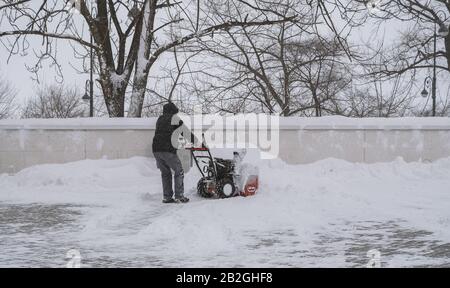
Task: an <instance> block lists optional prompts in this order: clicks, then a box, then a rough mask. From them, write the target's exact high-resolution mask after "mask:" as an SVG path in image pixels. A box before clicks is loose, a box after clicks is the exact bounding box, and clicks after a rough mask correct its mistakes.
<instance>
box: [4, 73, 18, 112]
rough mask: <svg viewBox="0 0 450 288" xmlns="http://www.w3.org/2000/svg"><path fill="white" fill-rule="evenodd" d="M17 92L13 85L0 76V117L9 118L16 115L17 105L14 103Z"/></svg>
mask: <svg viewBox="0 0 450 288" xmlns="http://www.w3.org/2000/svg"><path fill="white" fill-rule="evenodd" d="M15 97H16V92H15V91H14V89H13V88H12V87H11V85H10V84H9V83H8V82H6V80H3V79H1V78H0V119H5V118H9V117H11V116H12V115H14V113H15V111H16V108H17V107H16V105H15V104H14V98H15Z"/></svg>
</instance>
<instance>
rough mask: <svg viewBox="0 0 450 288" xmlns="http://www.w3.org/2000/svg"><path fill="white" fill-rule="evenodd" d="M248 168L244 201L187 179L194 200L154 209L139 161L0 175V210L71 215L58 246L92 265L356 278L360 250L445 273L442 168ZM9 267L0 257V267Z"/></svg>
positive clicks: (154, 196) (149, 176) (448, 169)
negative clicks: (330, 273) (350, 272)
mask: <svg viewBox="0 0 450 288" xmlns="http://www.w3.org/2000/svg"><path fill="white" fill-rule="evenodd" d="M256 164H258V166H259V170H260V190H259V194H258V195H257V196H254V197H249V198H242V197H238V198H233V199H227V200H206V199H201V198H199V197H197V196H196V194H195V186H196V182H197V180H198V173H197V172H196V171H195V169H192V170H191V171H190V172H189V173H187V175H186V190H187V193H186V194H187V195H188V196H189V197H191V200H192V201H191V202H190V203H189V204H187V205H164V204H162V203H161V187H160V185H161V184H160V178H159V177H160V176H159V171H158V170H157V169H156V166H155V163H154V161H153V160H152V159H147V158H139V157H137V158H131V159H125V160H86V161H80V162H73V163H68V164H58V165H56V164H55V165H40V166H35V167H31V168H28V169H25V170H23V171H21V172H20V173H18V174H16V175H14V176H8V175H6V174H3V175H0V187H1V190H0V204H1V205H12V204H15V205H25V204H32V203H44V204H46V205H58V204H69V205H79V206H75V207H78V208H74V209H79V210H80V211H81V214H80V215H79V216H78V217H77V219H76V221H77V223H78V225H77V226H76V227H77V228H70V229H69V228H64V227H61V228H60V229H63V230H64V229H66V230H64V233H63V236H61V235H60V236H58V237H66V238H67V241H69V239H70V243H71V245H72V247H68V248H67V249H69V248H74V247H75V248H77V249H79V250H80V251H81V253H82V254H83V255H85V256H84V257H86V258H87V259H91V262H90V265H91V266H96V265H99V266H100V265H106V266H108V265H110V266H121V265H122V266H124V265H125V266H193V265H200V266H240V265H242V266H358V267H361V266H362V265H364V263H366V262H367V259H366V252H367V251H368V250H370V249H379V250H380V251H381V254H382V257H383V258H382V260H383V265H385V266H414V265H449V260H448V255H447V256H445V255H446V254H445V253H444V254H442V251H441V250H442V249H446V250H448V247H449V245H450V244H448V243H450V188H449V187H450V177H449V175H450V158H449V159H442V160H439V161H436V162H434V163H405V162H404V161H402V160H401V159H398V160H397V161H395V162H392V163H378V164H370V165H369V164H355V163H349V162H345V161H342V160H336V159H328V160H323V161H319V162H316V163H313V164H308V165H295V166H290V165H287V164H285V163H283V162H282V161H280V160H271V161H259V162H258V163H256ZM44 233H45V232H44ZM1 237H2V236H0V238H1ZM3 237H8V236H3ZM11 237H12V236H11ZM30 237H31V236H30ZM36 237H37V236H36ZM22 238H23V237H22ZM35 241H39V239H35ZM442 247H444V248H442ZM445 247H447V248H445ZM440 249H441V250H440ZM10 250H11V251H20V249H10ZM11 253H13V252H11ZM14 253H15V252H14ZM17 253H19V252H17ZM42 253H45V251H42ZM433 253H435V254H433ZM439 253H440V254H439ZM447 254H448V253H447ZM433 255H434V256H433ZM436 255H437V256H436ZM14 256H15V255H8V253H6V254H0V266H2V262H3V263H5V260H6V259H7V258H11V257H14ZM105 257H107V258H108V261H106V260H102V259H105ZM88 262H89V261H88ZM8 263H9V264H8V265H10V264H11V262H8ZM41 264H42V265H44V266H45V265H46V263H41ZM3 265H5V264H3ZM47 265H53V264H48V263H47Z"/></svg>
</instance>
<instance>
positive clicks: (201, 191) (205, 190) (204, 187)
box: [197, 178, 214, 198]
mask: <svg viewBox="0 0 450 288" xmlns="http://www.w3.org/2000/svg"><path fill="white" fill-rule="evenodd" d="M211 190H212V189H210V188H209V187H208V180H207V179H206V178H201V179H200V180H199V181H198V184H197V193H198V195H200V196H201V197H203V198H211V197H213V196H214V191H213V190H212V191H211Z"/></svg>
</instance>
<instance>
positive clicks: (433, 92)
mask: <svg viewBox="0 0 450 288" xmlns="http://www.w3.org/2000/svg"><path fill="white" fill-rule="evenodd" d="M439 12H442V13H444V14H445V12H443V11H438V12H437V13H436V14H439ZM437 24H438V23H437V22H436V21H434V35H433V40H434V43H433V45H434V47H433V48H434V50H433V51H434V54H433V78H431V79H430V77H429V76H428V77H427V78H426V79H425V83H424V88H423V91H422V93H421V95H422V96H423V97H427V96H428V90H427V88H429V86H430V82H431V99H432V101H433V110H432V111H433V112H432V113H433V114H432V115H433V117H435V116H436V43H437V36H438V35H439V36H441V37H444V38H445V37H447V36H448V28H447V26H446V25H445V23H444V22H441V23H439V30H437Z"/></svg>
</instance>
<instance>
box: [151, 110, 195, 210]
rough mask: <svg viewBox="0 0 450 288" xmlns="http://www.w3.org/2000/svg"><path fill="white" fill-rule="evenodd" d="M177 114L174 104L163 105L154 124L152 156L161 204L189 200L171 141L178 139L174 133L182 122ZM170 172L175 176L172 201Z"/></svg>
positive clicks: (175, 149)
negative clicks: (160, 182) (157, 177)
mask: <svg viewBox="0 0 450 288" xmlns="http://www.w3.org/2000/svg"><path fill="white" fill-rule="evenodd" d="M177 113H178V108H177V106H175V104H173V103H171V102H170V103H168V104H166V105H164V107H163V115H162V116H160V117H159V118H158V121H157V122H156V131H155V137H154V138H153V145H152V149H153V154H154V156H155V159H156V165H157V166H158V168H159V169H160V170H161V177H162V185H163V192H164V199H163V203H187V202H188V201H189V198H187V197H185V196H184V171H183V166H182V165H181V162H180V159H179V158H178V155H177V147H174V145H173V144H172V139H177V138H178V135H174V132H175V131H179V130H180V129H178V128H180V127H182V126H183V121H181V120H180V119H179V118H178V116H176V115H175V114H177ZM174 123H175V124H174ZM177 129H178V130H177ZM193 140H194V139H192V140H191V141H193ZM172 170H173V171H174V174H175V175H174V176H175V199H173V194H174V193H173V188H172Z"/></svg>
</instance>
